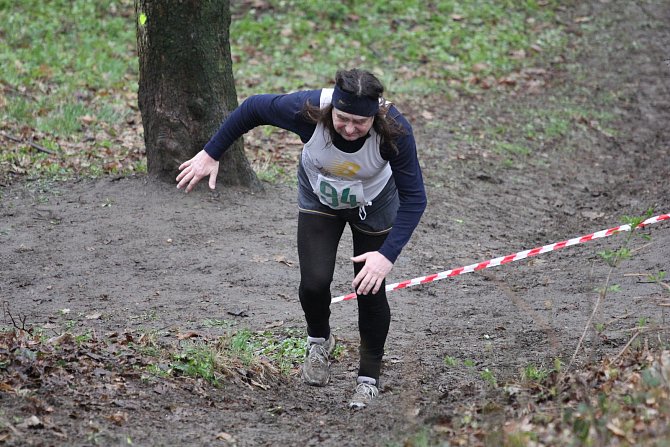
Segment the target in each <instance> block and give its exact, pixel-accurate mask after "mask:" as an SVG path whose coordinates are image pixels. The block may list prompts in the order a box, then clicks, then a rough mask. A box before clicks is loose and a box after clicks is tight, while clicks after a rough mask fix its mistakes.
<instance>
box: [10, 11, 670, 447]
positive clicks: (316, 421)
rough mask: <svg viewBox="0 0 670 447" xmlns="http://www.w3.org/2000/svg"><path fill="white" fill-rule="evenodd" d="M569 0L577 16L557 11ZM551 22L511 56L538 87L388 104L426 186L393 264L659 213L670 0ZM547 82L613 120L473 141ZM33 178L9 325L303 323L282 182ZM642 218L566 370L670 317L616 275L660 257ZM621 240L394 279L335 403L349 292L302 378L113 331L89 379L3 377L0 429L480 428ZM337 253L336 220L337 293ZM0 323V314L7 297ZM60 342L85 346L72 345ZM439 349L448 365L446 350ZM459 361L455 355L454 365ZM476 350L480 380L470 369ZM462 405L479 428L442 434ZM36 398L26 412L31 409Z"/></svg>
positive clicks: (301, 433)
mask: <svg viewBox="0 0 670 447" xmlns="http://www.w3.org/2000/svg"><path fill="white" fill-rule="evenodd" d="M636 3H637V2H636ZM585 17H587V18H589V21H588V22H587V21H586V20H585V19H583V20H575V19H578V18H585ZM562 20H564V21H565V23H566V24H567V26H568V28H569V29H571V30H572V33H573V35H574V42H571V43H570V45H572V44H575V42H579V45H580V48H572V49H570V51H567V50H566V53H569V55H568V56H566V57H565V58H562V59H561V58H559V59H555V60H551V61H547V62H546V64H544V65H542V66H541V67H539V68H541V70H538V71H537V72H531V73H530V74H528V73H527V76H529V77H531V78H532V79H530V81H533V82H531V87H532V88H521V84H522V83H521V82H520V83H519V86H518V88H514V87H507V88H505V89H502V90H501V91H499V92H495V91H493V90H491V91H489V92H487V93H486V94H485V95H474V96H461V97H459V98H455V99H450V100H446V99H444V98H435V104H439V106H430V107H427V109H429V110H430V112H431V113H432V117H430V119H426V116H427V115H426V114H422V113H421V112H422V110H423V108H422V107H423V105H422V104H413V105H408V106H407V107H406V110H407V114H408V115H409V116H410V117H413V120H412V121H413V124H414V128H415V133H416V138H417V143H418V147H419V151H420V158H421V162H422V165H423V167H424V176H425V179H426V184H427V191H428V199H429V206H428V209H427V211H426V214H425V216H424V218H423V220H422V222H421V224H420V226H419V228H418V229H417V231H416V233H415V235H414V236H413V239H412V240H411V242H410V244H409V245H408V246H407V248H406V249H405V250H404V252H403V254H402V256H401V257H400V258H399V260H398V262H397V263H396V265H395V267H394V270H393V271H392V273H391V275H390V277H389V280H390V282H396V281H400V280H404V279H409V278H414V277H417V276H422V275H425V274H429V273H435V272H439V271H442V270H447V269H449V268H454V267H459V266H463V265H467V264H471V263H474V262H479V261H483V260H487V259H490V258H493V257H496V256H502V255H507V254H511V253H515V252H517V251H520V250H523V249H529V248H533V247H536V246H539V245H544V244H548V243H551V242H557V241H560V240H564V239H568V238H572V237H576V236H581V235H584V234H589V233H591V232H594V231H597V230H601V229H605V228H610V227H614V226H617V225H619V224H620V223H621V220H620V219H621V217H622V216H624V215H629V216H638V215H641V214H642V213H644V212H645V211H646V210H647V209H648V208H649V207H654V209H655V215H656V214H661V213H667V212H669V211H670V194H668V192H669V189H670V188H669V186H668V175H669V174H670V125H668V123H669V122H670V94H669V82H670V67H668V66H667V65H666V63H665V62H664V60H665V59H668V58H669V57H670V25H669V24H670V8H669V7H668V6H667V4H665V3H664V2H660V1H656V2H641V3H640V5H633V2H624V1H594V2H590V3H584V4H581V5H580V6H578V7H574V8H570V9H566V10H565V11H564V14H563V17H562ZM585 23H586V25H588V26H585ZM589 27H590V28H589ZM594 30H597V31H594ZM574 54H578V56H576V59H571V58H572V57H574ZM533 73H534V74H533ZM603 95H605V96H607V97H608V98H610V99H609V100H608V101H607V102H605V101H603V100H602V98H603ZM550 97H553V98H556V97H558V98H564V99H565V100H566V101H572V102H574V103H578V104H582V105H588V106H590V107H591V108H592V109H596V110H606V111H607V112H609V113H610V114H611V116H612V118H611V120H610V121H609V122H608V123H607V126H605V125H604V124H603V123H600V122H597V121H595V122H594V121H589V119H585V120H584V119H582V120H581V121H580V119H579V118H574V119H573V121H572V123H571V124H572V126H571V130H570V131H569V132H568V133H567V134H565V135H564V136H563V137H562V138H559V139H554V140H547V142H546V144H542V145H541V147H539V148H538V145H537V144H535V143H536V142H535V143H533V144H535V146H534V147H535V148H536V149H535V151H536V154H539V157H533V159H532V160H531V159H530V158H524V157H522V156H519V157H516V158H514V159H513V162H512V163H506V162H505V161H504V158H505V157H504V156H503V155H501V154H498V153H495V152H493V151H490V150H487V145H486V141H485V140H482V139H481V138H479V137H480V135H485V134H484V132H483V131H482V129H485V128H486V127H487V126H489V127H490V126H491V123H501V124H502V125H505V123H508V125H510V126H511V123H515V120H518V119H521V118H520V117H522V116H524V115H523V113H522V112H523V111H524V110H535V109H538V108H539V107H541V106H542V105H543V104H545V103H547V104H549V103H551V101H549V100H548V99H547V98H550ZM402 108H403V107H402V105H401V109H402ZM516 124H517V125H518V122H517V123H516ZM606 127H607V128H606ZM458 128H465V129H469V131H470V132H471V133H472V135H473V137H474V139H475V141H476V142H475V143H467V142H464V143H463V144H459V143H458V142H456V143H455V142H453V141H452V140H453V139H452V135H453V134H454V129H458ZM608 129H614V131H612V130H608ZM484 138H485V136H484ZM538 160H539V161H538ZM40 185H41V184H40V183H39V182H35V181H32V182H31V181H27V182H18V183H15V184H13V185H11V186H6V187H4V188H2V191H1V194H2V202H1V206H0V271H1V272H2V281H1V282H0V295H1V296H2V301H4V302H5V303H6V304H5V307H6V309H5V310H9V311H10V312H11V314H12V315H13V316H15V317H21V316H23V317H26V321H25V323H26V324H28V325H36V326H41V327H45V328H47V329H48V331H50V332H49V335H55V334H58V333H62V332H63V331H65V330H71V331H73V332H76V333H79V334H81V333H85V332H87V331H88V332H92V333H93V334H94V335H95V336H96V337H98V338H100V339H105V338H106V337H107V339H109V340H115V339H116V340H118V337H123V335H122V334H124V333H129V334H135V335H134V336H136V337H137V336H139V334H143V333H149V332H151V331H154V332H152V333H158V334H159V337H160V338H161V339H162V340H163V341H164V342H167V343H173V344H176V343H178V339H177V338H178V335H180V334H185V333H187V332H188V331H195V332H197V333H198V335H199V336H201V337H203V338H208V339H214V338H215V337H216V336H217V335H220V334H221V333H222V332H223V331H224V330H225V328H223V327H220V326H216V325H211V324H205V322H206V321H207V320H210V321H211V320H219V321H223V320H225V321H227V322H228V323H227V324H229V325H234V327H237V328H250V329H252V330H260V329H264V328H268V327H270V328H274V329H275V330H279V329H282V328H302V327H303V326H304V324H303V318H302V312H301V309H300V304H299V302H298V299H297V284H298V280H299V274H298V265H297V252H296V245H295V232H296V214H297V210H296V206H295V201H294V200H287V197H289V198H291V199H292V198H293V197H294V196H295V188H294V187H293V186H292V185H290V184H286V185H282V184H267V185H266V188H265V191H264V192H262V193H256V194H251V193H249V192H247V191H243V190H227V189H219V190H218V193H216V194H211V193H209V192H208V191H206V188H204V187H203V188H201V189H199V190H197V191H196V192H194V193H191V194H189V195H185V194H183V193H181V192H179V191H177V190H176V189H175V188H174V185H165V184H161V183H158V182H155V181H153V180H151V179H149V178H146V177H141V176H139V177H132V178H114V179H111V178H104V179H100V180H96V181H88V180H82V181H78V182H68V183H61V184H55V185H51V186H50V187H49V188H48V190H44V188H43V187H41V186H40ZM644 233H646V234H648V235H650V236H651V240H645V239H642V238H639V237H636V238H634V239H633V240H632V247H634V248H635V249H636V251H635V253H634V256H633V257H632V259H631V260H629V261H627V262H625V263H624V264H623V265H622V267H621V268H619V269H617V270H616V271H615V272H614V275H613V277H612V282H613V283H616V284H619V285H620V287H621V290H620V292H618V293H615V294H614V293H613V294H610V295H608V298H607V299H606V300H605V302H604V303H603V306H602V309H601V311H600V312H599V313H598V315H597V317H596V321H597V322H601V323H606V324H607V326H606V327H607V329H606V331H605V332H604V333H603V336H602V337H594V336H593V335H589V336H588V337H587V338H586V341H585V347H586V349H585V350H584V351H581V352H580V353H579V355H578V356H577V362H576V364H575V365H573V368H577V367H579V365H582V364H585V363H587V362H589V361H592V360H597V359H599V358H601V357H602V356H603V355H605V354H608V353H617V352H619V351H620V350H621V349H622V348H623V346H624V345H625V344H626V343H627V342H628V340H629V336H630V335H629V334H630V332H627V331H626V329H630V328H633V327H635V326H637V325H639V324H640V321H643V322H644V323H645V324H650V325H651V324H659V325H660V324H663V323H665V321H664V320H665V315H664V313H663V307H659V306H658V302H659V300H662V299H664V298H665V297H667V294H666V295H663V293H664V291H663V289H662V288H659V287H658V286H657V285H654V284H648V283H644V282H642V281H640V277H637V276H631V275H630V274H631V273H652V274H653V273H656V272H658V271H660V270H667V269H668V258H669V256H668V255H670V226H669V224H668V223H665V222H663V223H659V224H656V225H653V226H651V227H649V228H648V229H646V230H644ZM624 240H625V236H623V235H617V236H613V237H611V238H606V239H602V240H599V241H593V242H589V243H586V244H582V245H578V246H574V247H570V248H566V249H564V250H560V251H556V252H553V253H549V254H545V255H541V256H538V257H536V258H533V259H531V260H527V261H521V262H516V263H512V264H507V265H505V266H502V267H497V268H495V269H488V270H484V271H482V272H479V273H473V274H466V275H462V276H459V277H455V278H452V279H449V280H444V281H440V282H436V283H432V284H428V285H423V286H419V287H414V288H411V289H407V290H403V291H394V292H391V293H390V295H389V296H390V302H391V309H392V314H393V317H392V323H391V333H390V337H389V340H388V344H387V355H386V361H385V365H384V368H383V375H382V380H383V385H384V389H383V393H382V395H381V398H380V399H379V400H378V401H377V402H376V404H375V405H374V406H372V407H371V408H368V409H366V410H364V411H360V412H352V411H350V410H348V409H347V408H346V403H347V399H348V397H349V396H350V394H351V392H352V389H353V384H354V379H355V373H356V365H357V361H356V347H357V326H356V318H357V317H356V312H357V311H356V304H355V302H347V303H338V304H335V305H333V308H332V311H333V321H332V326H333V328H334V330H335V334H336V336H338V338H339V339H340V342H341V343H342V344H343V345H344V346H345V347H346V350H345V352H344V354H343V356H342V357H341V358H340V359H339V360H338V361H337V362H335V363H334V364H333V380H332V383H331V384H330V385H329V386H327V387H325V388H310V387H305V386H304V385H303V384H302V383H301V381H300V380H299V377H298V376H297V375H296V374H295V372H294V374H293V375H290V376H288V377H283V378H279V379H275V380H270V379H268V380H266V381H265V382H264V383H266V384H267V385H268V388H267V389H263V388H261V387H258V386H255V385H249V384H247V383H245V382H244V381H243V380H240V379H239V377H238V378H235V377H233V378H231V379H230V380H229V381H228V382H227V383H226V384H225V385H224V386H222V387H219V388H216V387H212V386H210V385H208V384H206V383H204V382H202V381H195V380H187V379H165V380H157V379H156V380H143V379H142V378H141V374H140V373H139V372H137V373H133V370H132V368H131V366H129V365H132V362H128V359H127V358H124V357H123V356H122V355H120V354H119V352H116V351H114V350H113V349H111V348H110V351H109V353H108V354H109V355H108V356H107V357H105V356H102V357H103V358H101V356H100V354H99V353H98V354H92V353H91V355H90V356H89V358H88V361H89V362H90V361H93V362H95V361H98V367H96V368H91V369H90V370H87V371H88V376H87V378H85V379H82V378H78V379H80V380H78V381H77V380H75V379H77V378H73V377H65V376H59V377H58V378H54V377H51V378H50V379H49V380H46V379H44V380H42V381H41V382H40V386H39V387H36V389H33V391H32V392H31V393H28V394H27V395H26V394H25V393H17V392H16V390H15V389H14V390H10V388H9V387H5V388H3V389H1V390H0V393H1V394H0V404H1V408H2V409H1V410H0V418H2V422H3V424H2V425H0V429H1V430H2V431H1V432H0V433H2V437H1V438H0V439H1V440H0V443H3V442H4V443H5V444H6V445H76V446H83V445H96V444H97V445H130V443H131V442H132V445H152V446H159V445H166V446H167V445H202V446H205V445H207V446H209V445H233V444H236V445H244V446H255V445H332V446H344V445H392V444H393V443H398V444H400V445H402V443H403V442H404V441H406V440H408V439H412V437H413V436H414V435H415V434H417V433H422V432H423V431H424V430H428V432H429V433H430V436H431V437H432V439H433V440H442V441H444V442H451V443H452V444H457V443H467V444H483V443H486V442H487V441H486V440H487V439H489V440H490V439H491V438H487V436H488V435H487V434H486V433H485V432H487V431H488V432H494V431H495V430H496V427H500V426H501V424H502V423H503V422H504V421H505V420H506V419H505V418H509V417H511V416H513V415H514V414H515V411H517V412H518V411H519V410H518V409H519V408H521V407H522V405H518V404H517V405H516V406H515V407H513V408H512V407H510V406H507V407H506V406H505V405H506V403H508V402H507V401H506V398H505V396H504V393H503V391H502V384H504V383H506V382H514V381H515V380H516V381H518V379H519V376H520V372H521V370H523V368H524V367H526V366H527V365H537V366H538V367H539V366H544V367H547V368H551V367H552V366H553V364H554V363H553V362H554V359H555V358H560V359H563V361H564V362H565V363H568V362H569V360H570V357H571V356H572V354H573V352H574V350H575V348H576V346H577V343H578V340H579V338H580V336H581V334H582V331H583V330H584V327H585V325H586V321H587V320H588V318H589V316H590V315H591V312H592V310H593V306H594V302H595V300H596V297H597V293H596V292H595V291H594V290H595V289H596V288H598V287H601V286H602V285H603V284H604V282H605V278H606V276H607V271H608V269H607V266H606V265H604V263H603V262H602V261H601V260H600V258H599V256H598V255H597V252H599V251H602V250H605V249H617V248H618V247H619V246H620V244H621V243H622V242H623V241H624ZM350 251H351V250H350V236H349V235H348V234H346V233H345V237H344V239H343V241H342V244H341V250H340V254H339V261H338V265H337V271H336V277H335V281H334V284H333V293H334V295H340V294H344V293H348V292H349V283H350V280H351V270H352V268H351V266H350V263H349V261H348V257H349V253H350ZM64 309H69V313H64V312H63V310H64ZM640 319H644V320H640ZM2 323H3V325H4V326H5V327H9V326H11V325H12V323H11V321H10V319H9V317H8V315H7V312H5V314H4V316H3V321H2ZM156 331H157V332H156ZM590 334H591V333H590ZM115 337H116V338H115ZM655 341H657V340H656V339H654V338H653V337H649V342H650V343H654V342H655ZM109 345H110V346H113V345H114V343H112V342H110V343H109ZM84 346H85V345H84ZM63 355H64V359H66V360H68V361H69V360H73V359H79V360H78V361H82V360H81V358H82V356H83V357H86V352H85V350H84V351H83V352H69V354H68V356H66V355H65V354H63ZM96 356H97V357H98V358H97V359H95V358H94V357H96ZM446 356H450V357H452V358H454V359H458V360H459V361H460V362H461V363H460V365H461V366H456V367H454V366H448V365H446V364H445V362H444V359H445V357H446ZM468 359H470V360H473V361H474V364H475V365H474V366H473V367H464V366H462V365H463V363H462V362H464V361H465V360H468ZM115 362H118V363H116V367H115ZM123 365H125V366H123ZM486 369H488V371H490V372H491V373H492V374H493V376H494V377H495V378H496V380H497V382H498V384H499V386H498V387H495V386H492V385H491V383H490V380H489V381H487V380H486V378H487V376H486V375H483V374H482V372H483V371H485V370H486ZM0 372H1V371H0ZM40 373H41V374H43V375H44V377H47V376H48V374H49V371H41V372H40ZM1 377H2V375H0V378H1ZM488 377H489V379H490V376H488ZM256 379H257V380H258V381H260V382H262V380H261V379H262V378H261V377H256ZM75 383H76V384H77V385H76V386H75V385H73V384H75ZM482 409H488V410H487V411H483V410H482ZM468 412H472V415H473V417H474V418H477V419H478V420H480V421H481V424H480V425H481V426H482V427H484V428H485V430H476V429H473V430H472V434H471V436H470V437H466V438H462V437H461V438H459V439H456V438H453V437H452V435H453V433H454V432H455V431H456V427H457V426H458V425H459V424H463V423H464V422H463V421H464V416H467V414H468ZM34 415H35V416H37V417H38V418H39V420H40V423H39V424H31V423H26V422H25V420H26V418H29V417H31V416H34ZM475 428H476V427H475ZM489 443H490V442H489Z"/></svg>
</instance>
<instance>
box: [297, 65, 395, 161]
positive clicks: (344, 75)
mask: <svg viewBox="0 0 670 447" xmlns="http://www.w3.org/2000/svg"><path fill="white" fill-rule="evenodd" d="M335 84H336V85H337V86H338V87H339V88H341V89H342V90H344V91H345V92H347V93H351V94H353V95H356V96H358V97H368V98H371V99H374V100H380V99H382V98H383V96H382V95H383V93H384V86H383V85H382V83H381V82H380V81H379V79H377V77H376V76H375V75H373V74H372V73H370V72H369V71H365V70H359V69H357V68H354V69H352V70H338V71H337V73H336V74H335ZM389 107H390V104H388V105H386V104H384V105H382V106H380V108H379V112H377V114H376V115H375V117H374V121H373V122H372V128H373V129H374V130H375V132H377V134H378V135H379V137H380V143H379V151H380V153H381V155H382V158H384V159H385V160H388V159H389V158H391V157H392V156H393V155H396V154H397V153H398V147H397V146H396V144H395V139H396V138H397V137H399V136H401V135H404V134H405V130H404V129H403V128H402V127H401V126H400V124H398V123H397V122H396V121H395V120H394V119H393V118H391V117H389V116H387V115H386V114H387V112H388V109H389ZM332 111H333V105H332V104H329V105H328V106H327V107H324V108H323V109H321V108H320V107H319V104H316V105H312V104H310V103H307V104H305V108H304V110H303V114H304V115H305V117H306V118H307V119H308V120H309V121H311V122H313V123H323V125H324V126H325V127H326V129H328V132H329V133H330V136H331V138H333V137H334V136H335V134H336V132H337V131H336V130H335V126H334V125H333V115H332Z"/></svg>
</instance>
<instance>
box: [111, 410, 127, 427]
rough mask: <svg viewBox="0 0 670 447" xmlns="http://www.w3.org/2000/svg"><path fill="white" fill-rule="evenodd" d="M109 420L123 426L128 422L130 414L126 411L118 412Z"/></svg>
mask: <svg viewBox="0 0 670 447" xmlns="http://www.w3.org/2000/svg"><path fill="white" fill-rule="evenodd" d="M109 420H110V421H112V422H113V423H115V424H116V425H123V424H125V423H126V422H127V421H128V413H126V412H124V411H117V412H116V413H114V414H113V415H111V416H109Z"/></svg>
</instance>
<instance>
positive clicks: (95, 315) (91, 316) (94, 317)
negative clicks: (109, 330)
mask: <svg viewBox="0 0 670 447" xmlns="http://www.w3.org/2000/svg"><path fill="white" fill-rule="evenodd" d="M100 317H102V314H101V313H100V312H94V313H92V314H88V315H86V316H85V317H84V318H86V319H87V320H98V319H100Z"/></svg>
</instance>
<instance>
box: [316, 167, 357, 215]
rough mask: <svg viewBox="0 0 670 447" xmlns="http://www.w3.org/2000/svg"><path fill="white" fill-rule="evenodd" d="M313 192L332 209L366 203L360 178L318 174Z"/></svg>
mask: <svg viewBox="0 0 670 447" xmlns="http://www.w3.org/2000/svg"><path fill="white" fill-rule="evenodd" d="M314 193H315V194H316V195H317V196H319V200H320V201H321V203H323V204H324V205H326V206H328V207H330V208H332V209H334V210H341V209H346V208H358V207H360V206H362V205H365V204H366V202H365V196H364V195H363V183H361V181H360V180H336V179H332V178H328V177H324V176H323V175H321V174H319V177H318V178H317V181H316V191H314Z"/></svg>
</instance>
